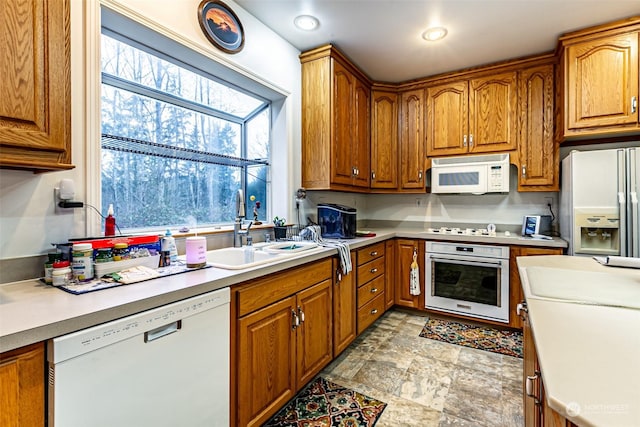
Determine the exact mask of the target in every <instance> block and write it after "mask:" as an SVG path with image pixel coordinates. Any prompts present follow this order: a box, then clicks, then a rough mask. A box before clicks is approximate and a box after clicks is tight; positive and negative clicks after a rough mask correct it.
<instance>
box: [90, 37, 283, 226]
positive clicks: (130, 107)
mask: <svg viewBox="0 0 640 427" xmlns="http://www.w3.org/2000/svg"><path fill="white" fill-rule="evenodd" d="M149 45H151V43H148V41H145V40H140V39H135V41H134V39H133V38H130V37H127V36H126V35H123V32H122V31H117V32H116V31H114V30H113V29H111V28H107V27H103V30H102V39H101V71H102V88H101V91H102V93H101V122H102V128H101V200H102V212H106V211H107V209H108V206H109V205H110V204H113V206H114V209H115V216H116V218H117V222H118V226H119V227H120V229H121V230H123V229H127V230H140V229H152V228H155V229H158V228H162V227H181V226H183V225H186V226H188V227H190V228H193V227H194V226H195V225H197V226H203V225H215V224H224V223H230V222H232V221H233V219H234V217H235V212H234V203H232V196H233V194H234V193H235V191H236V190H237V189H239V188H242V189H243V190H244V194H245V197H246V198H247V200H246V203H247V217H249V218H253V214H254V208H255V207H256V202H260V203H259V209H257V210H255V212H256V213H257V215H258V219H259V220H262V221H264V220H266V218H268V216H269V208H270V207H269V206H268V200H269V198H268V197H269V194H268V193H269V191H270V188H269V184H270V182H269V172H270V171H269V158H270V145H271V141H270V135H271V129H270V126H271V103H270V101H269V100H268V99H266V98H264V97H261V96H259V95H256V94H255V93H252V92H250V91H248V90H245V89H243V88H240V87H238V86H235V85H233V84H230V83H227V82H225V81H224V80H222V79H220V78H218V77H216V76H214V75H212V74H211V73H210V72H208V71H206V67H202V66H201V64H199V66H197V67H196V66H194V65H192V64H191V63H190V62H188V61H183V60H182V59H181V58H182V57H184V58H188V57H189V55H193V54H194V53H193V52H191V51H189V49H187V48H186V47H183V48H182V49H180V48H179V47H176V46H175V45H174V46H173V48H172V49H170V50H162V51H160V50H155V49H152V48H150V47H149Z"/></svg>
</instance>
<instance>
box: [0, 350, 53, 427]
mask: <svg viewBox="0 0 640 427" xmlns="http://www.w3.org/2000/svg"><path fill="white" fill-rule="evenodd" d="M44 389H45V361H44V343H37V344H33V345H30V346H27V347H23V348H19V349H16V350H11V351H8V352H5V353H2V354H0V426H3V427H4V426H7V427H8V426H16V427H22V426H25V427H27V426H43V425H44V421H45V413H44V399H45V392H44Z"/></svg>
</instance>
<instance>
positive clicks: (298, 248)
mask: <svg viewBox="0 0 640 427" xmlns="http://www.w3.org/2000/svg"><path fill="white" fill-rule="evenodd" d="M317 247H318V244H317V243H314V242H282V243H275V244H273V245H269V246H265V247H264V249H263V250H264V251H266V252H270V253H282V254H285V253H289V254H290V253H296V252H302V251H307V250H309V249H313V248H317Z"/></svg>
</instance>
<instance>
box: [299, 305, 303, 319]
mask: <svg viewBox="0 0 640 427" xmlns="http://www.w3.org/2000/svg"><path fill="white" fill-rule="evenodd" d="M298 314H300V322H304V311H302V307H300V306H298Z"/></svg>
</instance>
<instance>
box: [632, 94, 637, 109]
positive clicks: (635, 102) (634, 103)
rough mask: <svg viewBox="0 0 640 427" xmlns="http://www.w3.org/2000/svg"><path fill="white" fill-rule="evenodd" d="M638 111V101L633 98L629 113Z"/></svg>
mask: <svg viewBox="0 0 640 427" xmlns="http://www.w3.org/2000/svg"><path fill="white" fill-rule="evenodd" d="M637 109H638V99H637V98H636V97H635V96H632V97H631V112H632V113H635V112H636V110H637Z"/></svg>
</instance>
